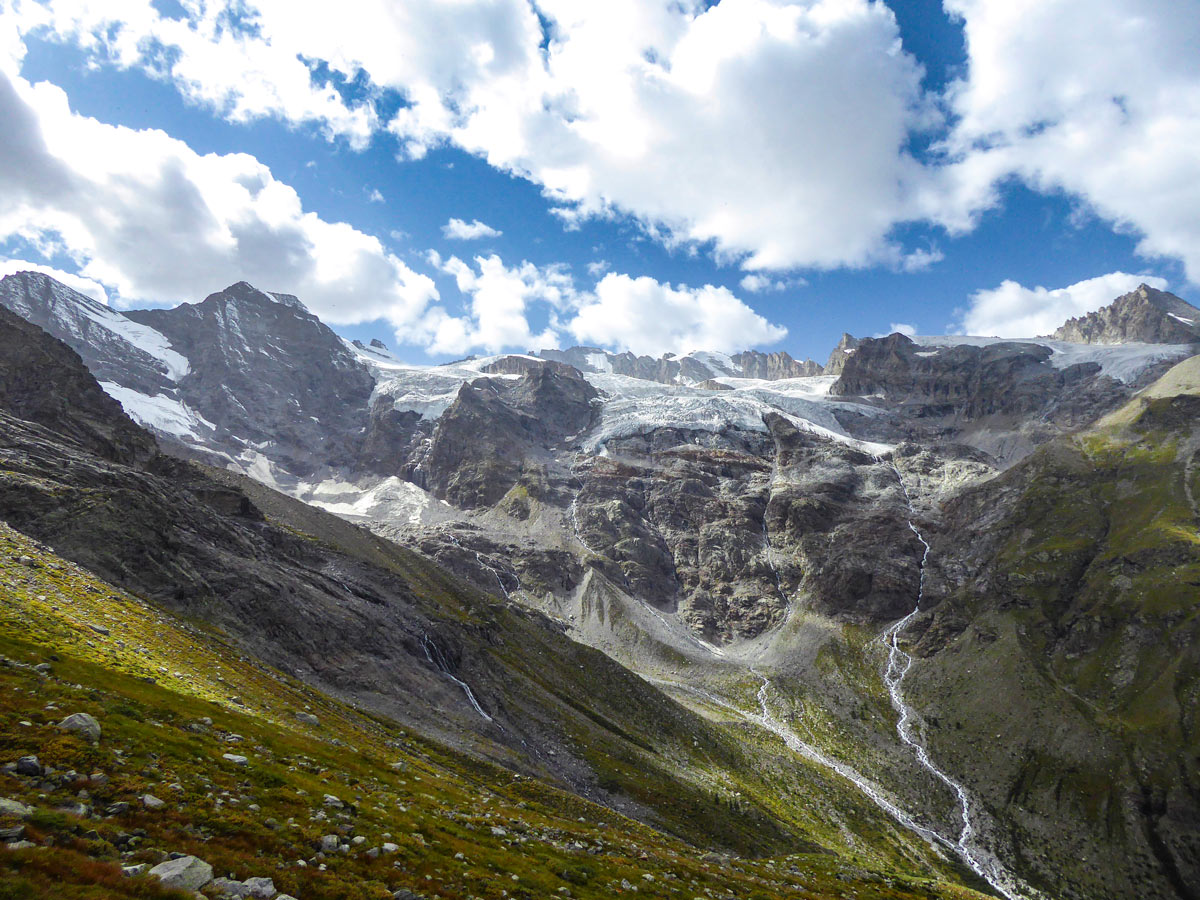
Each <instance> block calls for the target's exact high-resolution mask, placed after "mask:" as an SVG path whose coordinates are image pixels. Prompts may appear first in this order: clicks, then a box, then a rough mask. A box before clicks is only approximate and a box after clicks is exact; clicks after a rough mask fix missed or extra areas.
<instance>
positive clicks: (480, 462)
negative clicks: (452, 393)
mask: <svg viewBox="0 0 1200 900" xmlns="http://www.w3.org/2000/svg"><path fill="white" fill-rule="evenodd" d="M596 397H597V393H596V389H595V388H593V387H592V386H591V385H590V384H589V383H588V382H587V381H585V380H584V379H583V377H582V376H581V375H580V374H579V372H578V371H577V370H575V369H572V368H571V367H569V366H564V365H561V364H555V363H542V364H539V365H535V366H533V367H532V368H529V369H527V370H526V372H525V374H524V375H522V376H521V377H520V378H519V379H518V380H516V381H515V382H511V383H498V382H497V380H496V379H490V378H486V379H479V380H477V381H474V382H471V383H469V384H464V385H463V386H462V387H461V388H460V389H459V392H458V396H457V398H455V401H454V403H453V404H452V405H451V406H450V408H449V409H448V410H446V412H445V413H444V414H443V415H442V417H441V418H440V419H439V420H438V424H437V428H436V430H435V431H434V434H433V437H432V439H431V441H430V443H429V449H428V454H427V455H426V456H425V457H424V459H423V460H422V463H421V465H422V467H423V469H424V473H425V481H426V484H427V487H428V489H429V490H430V491H431V492H432V493H433V494H434V495H435V496H437V497H439V498H441V499H444V500H446V501H447V502H449V503H452V504H454V505H455V506H459V507H461V508H464V509H472V508H475V507H479V506H491V505H493V504H495V503H497V502H498V501H499V500H500V499H501V498H502V497H504V495H505V494H507V493H508V492H509V491H510V490H511V489H512V488H513V487H514V486H515V485H516V484H517V483H518V481H519V480H520V479H521V476H522V473H523V471H524V470H525V468H526V466H527V463H532V462H535V461H536V460H537V459H539V458H542V459H543V460H544V459H545V458H546V457H547V453H548V451H549V450H551V449H553V448H555V447H560V446H561V445H562V444H563V443H564V442H565V441H566V440H567V439H568V438H570V437H572V436H574V435H577V434H579V433H580V432H582V431H583V430H585V429H586V428H587V427H588V426H589V425H590V424H591V422H592V420H593V417H594V415H595V408H594V407H593V405H592V401H593V400H595V399H596ZM535 468H536V467H535Z"/></svg>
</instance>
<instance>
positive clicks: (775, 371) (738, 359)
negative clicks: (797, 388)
mask: <svg viewBox="0 0 1200 900" xmlns="http://www.w3.org/2000/svg"><path fill="white" fill-rule="evenodd" d="M731 358H732V359H733V361H734V362H735V363H737V365H738V366H740V367H741V370H742V374H743V376H744V377H746V378H762V379H765V380H767V381H778V380H779V379H782V378H806V377H810V376H813V375H824V374H825V370H824V368H822V367H821V365H819V364H818V363H815V362H813V361H812V360H811V359H806V360H804V362H798V361H797V360H794V359H792V357H791V356H790V355H788V354H787V353H784V352H775V353H760V352H758V351H757V350H748V351H746V352H745V353H735V354H734V355H733V356H732V357H731Z"/></svg>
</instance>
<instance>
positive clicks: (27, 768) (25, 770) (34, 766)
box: [17, 756, 42, 778]
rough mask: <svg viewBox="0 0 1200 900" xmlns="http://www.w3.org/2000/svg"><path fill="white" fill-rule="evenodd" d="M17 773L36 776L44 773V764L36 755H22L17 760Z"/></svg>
mask: <svg viewBox="0 0 1200 900" xmlns="http://www.w3.org/2000/svg"><path fill="white" fill-rule="evenodd" d="M17 774H18V775H28V776H29V777H31V778H36V777H38V776H39V775H41V774H42V764H41V763H40V762H38V758H37V757H36V756H22V757H21V758H20V759H18V760H17Z"/></svg>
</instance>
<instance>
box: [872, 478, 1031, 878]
mask: <svg viewBox="0 0 1200 900" xmlns="http://www.w3.org/2000/svg"><path fill="white" fill-rule="evenodd" d="M892 471H893V472H895V473H896V480H897V481H898V482H899V483H900V489H901V490H902V491H903V492H904V501H905V503H906V504H907V506H908V513H909V516H910V518H909V520H908V527H909V528H910V529H911V530H912V533H913V534H915V535H916V536H917V540H918V541H920V542H921V546H922V547H923V548H924V551H923V552H922V554H921V563H920V578H919V580H918V583H917V604H916V606H914V607H913V611H912V612H910V613H909V614H908V615H906V616H905V617H904V618H902V619H900V620H899V621H897V622H895V623H894V624H893V625H892V626H891V627H889V628H888V629H887V630H886V631H885V632H884V633H883V635H882V637H881V640H882V641H883V642H884V644H885V645H887V648H888V659H887V669H886V670H885V672H884V675H883V682H884V685H885V686H886V687H887V690H888V695H889V696H890V697H891V700H892V708H893V709H895V710H896V713H897V714H898V715H899V719H897V721H896V733H897V734H898V735H899V736H900V740H901V741H902V742H903V743H904V744H906V745H907V746H909V747H911V748H912V750H913V753H914V754H915V755H916V757H917V762H919V763H920V764H921V766H922V768H924V769H925V770H926V771H928V772H929V773H930V774H931V775H933V776H934V777H935V778H937V779H938V781H940V782H942V783H943V784H944V785H946V786H947V787H948V788H950V790H952V791H954V793H955V795H956V796H957V797H958V806H959V818H960V819H961V821H962V829H961V830H960V831H959V835H958V840H957V841H955V842H954V843H953V844H952V845H950V846H953V848H954V850H955V852H957V853H958V855H959V856H960V857H961V858H962V860H963V862H965V863H966V864H967V865H968V866H969V867H970V869H971V871H973V872H974V873H975V874H976V875H978V876H979V877H980V878H982V879H983V880H984V881H986V882H987V883H988V884H989V885H991V886H992V887H993V888H994V889H995V890H997V891H999V892H1000V894H1002V895H1003V896H1004V897H1006V898H1008V900H1024V898H1025V895H1024V894H1022V893H1019V892H1018V890H1017V888H1016V885H1015V879H1014V878H1013V876H1011V875H1009V874H1008V873H1007V872H1006V871H1004V869H1003V868H1002V867H1001V866H1000V864H999V862H997V861H995V860H994V859H991V860H985V859H984V858H982V857H981V855H980V852H979V851H978V850H976V849H975V848H974V847H973V846H972V843H971V842H972V838H973V837H974V836H975V827H974V824H973V823H972V808H971V799H970V797H968V796H967V791H966V789H965V788H964V787H963V786H962V785H961V784H959V783H958V782H957V781H955V780H954V779H953V778H951V777H950V776H949V775H947V774H946V773H945V772H944V771H942V769H940V768H938V766H937V764H936V763H934V761H933V759H932V758H931V757H930V755H929V751H928V750H927V749H926V748H925V745H924V744H923V743H922V742H921V741H920V739H919V738H918V737H916V736H915V735H914V733H913V725H912V721H913V716H914V710H913V708H912V707H911V706H909V705H908V703H907V702H906V701H905V699H904V678H905V676H906V675H908V670H909V669H910V668H911V667H912V657H911V656H909V655H908V654H907V653H905V652H904V651H903V650H901V649H900V633H901V632H902V631H904V630H905V629H906V628H907V627H908V624H909V623H910V622H911V621H912V620H913V618H914V617H915V616H916V615H917V613H919V612H920V611H921V602H922V601H923V600H924V599H925V567H926V564H927V563H928V562H929V554H930V551H931V548H930V546H929V542H928V541H926V540H925V538H924V537H923V536H922V535H921V532H920V531H919V530H918V529H917V526H916V525H915V524H914V523H913V520H912V518H911V517H912V516H915V514H916V511H915V509H914V508H913V502H912V497H911V496H910V495H909V493H908V487H907V486H906V485H905V484H904V477H903V476H902V475H901V474H900V469H899V468H897V467H896V465H895V463H893V464H892ZM947 844H948V845H949V842H947Z"/></svg>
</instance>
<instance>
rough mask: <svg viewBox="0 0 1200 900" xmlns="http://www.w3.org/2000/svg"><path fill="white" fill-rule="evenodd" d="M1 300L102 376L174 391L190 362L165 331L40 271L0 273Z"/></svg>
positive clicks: (144, 390)
mask: <svg viewBox="0 0 1200 900" xmlns="http://www.w3.org/2000/svg"><path fill="white" fill-rule="evenodd" d="M0 306H5V307H7V308H8V309H10V310H12V311H13V312H15V313H16V314H17V315H19V316H21V317H22V318H24V319H26V320H27V321H30V322H32V323H33V324H35V325H38V326H40V327H41V328H44V329H45V330H46V331H48V332H49V333H50V334H52V335H54V336H55V337H57V338H59V339H60V340H62V341H64V342H65V343H66V344H67V345H68V346H69V347H71V349H72V350H74V351H75V352H76V353H79V354H80V355H81V356H82V357H83V360H84V362H85V363H86V364H87V367H88V369H89V370H90V371H91V372H92V374H94V375H95V376H96V379H97V380H99V381H101V382H110V383H117V384H120V385H122V386H124V387H126V388H128V389H129V390H132V391H136V392H138V393H140V394H144V395H149V396H154V395H156V394H163V393H166V394H168V395H172V396H173V395H174V394H175V392H176V391H177V384H178V381H179V379H180V378H182V377H183V376H184V375H186V374H187V373H188V370H189V368H190V362H189V361H188V359H187V357H186V356H184V355H183V354H181V353H180V352H179V351H178V350H177V349H176V348H175V347H173V346H172V345H171V342H170V341H169V340H168V339H167V338H166V336H165V335H163V334H161V333H159V332H157V331H155V330H154V329H152V328H149V327H147V326H144V325H140V324H138V323H136V322H134V321H133V320H131V319H129V318H128V317H127V316H125V315H123V314H122V313H119V312H117V311H116V310H113V309H110V308H109V307H107V306H105V305H104V304H102V303H97V302H96V301H95V300H93V299H92V298H91V297H86V296H84V295H83V294H80V293H79V292H78V291H74V290H71V289H70V288H68V287H67V286H66V285H64V284H62V283H61V282H58V281H55V280H54V279H53V278H51V277H50V276H49V275H43V274H41V273H40V272H18V273H16V274H14V275H8V276H6V277H5V278H3V279H0Z"/></svg>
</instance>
